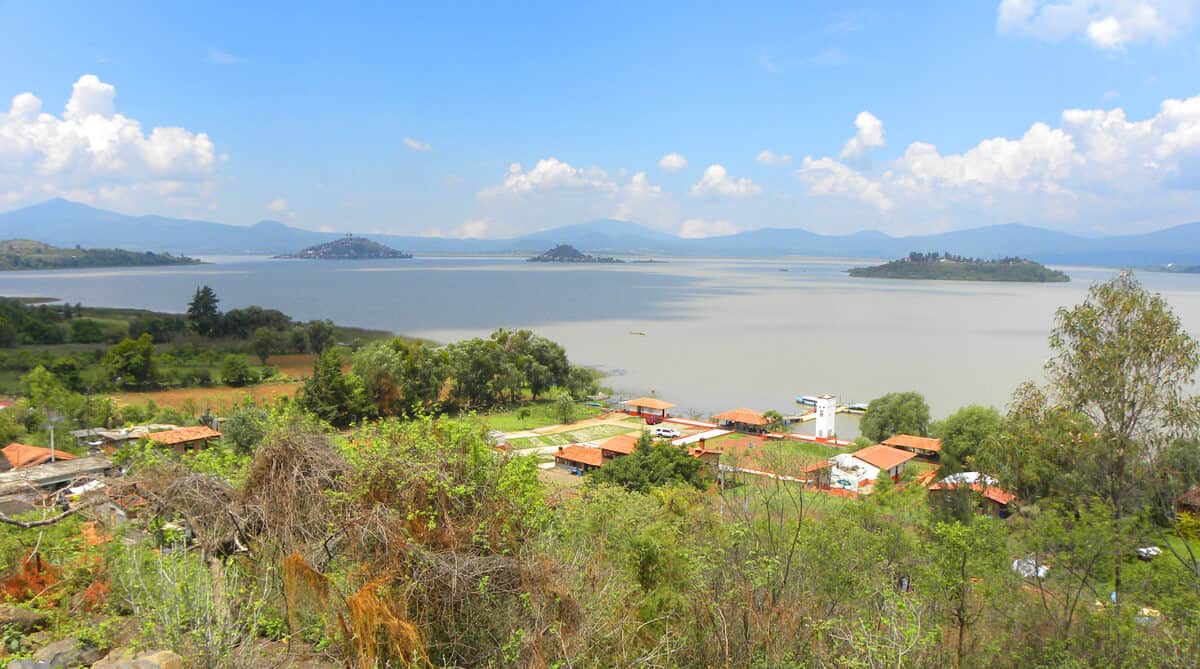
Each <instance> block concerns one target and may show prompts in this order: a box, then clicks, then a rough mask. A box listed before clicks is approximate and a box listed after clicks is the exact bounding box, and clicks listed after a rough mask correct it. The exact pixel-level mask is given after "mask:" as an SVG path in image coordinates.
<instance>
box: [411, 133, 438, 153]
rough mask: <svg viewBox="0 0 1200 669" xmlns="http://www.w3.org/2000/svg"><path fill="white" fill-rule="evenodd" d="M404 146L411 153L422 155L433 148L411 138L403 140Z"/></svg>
mask: <svg viewBox="0 0 1200 669" xmlns="http://www.w3.org/2000/svg"><path fill="white" fill-rule="evenodd" d="M404 146H407V147H408V148H409V150H411V151H420V152H422V153H428V152H430V151H432V150H433V147H432V146H430V145H429V143H428V142H422V141H421V140H419V139H413V138H412V137H405V138H404Z"/></svg>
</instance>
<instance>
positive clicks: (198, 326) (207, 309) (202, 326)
mask: <svg viewBox="0 0 1200 669" xmlns="http://www.w3.org/2000/svg"><path fill="white" fill-rule="evenodd" d="M220 302H221V301H220V300H219V299H217V294H216V293H215V292H214V291H213V289H212V288H209V287H208V286H200V287H199V288H197V289H196V293H195V294H194V295H192V301H191V302H189V303H188V310H187V319H188V325H189V326H190V327H191V328H192V329H193V330H195V331H196V332H197V333H198V334H201V335H204V336H205V337H211V336H213V335H215V334H217V333H218V332H219V331H220V326H221V311H220V310H219V309H218V308H217V306H218V305H219V304H220Z"/></svg>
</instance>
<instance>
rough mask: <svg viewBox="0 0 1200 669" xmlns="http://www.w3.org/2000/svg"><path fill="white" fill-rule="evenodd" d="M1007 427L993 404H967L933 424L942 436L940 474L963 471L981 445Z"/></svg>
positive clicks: (935, 433) (939, 436)
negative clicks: (989, 405) (991, 405)
mask: <svg viewBox="0 0 1200 669" xmlns="http://www.w3.org/2000/svg"><path fill="white" fill-rule="evenodd" d="M1003 427H1004V417H1003V416H1001V415H1000V412H999V411H996V410H995V409H993V408H991V407H985V406H979V405H971V406H966V407H963V408H961V409H959V410H958V411H955V412H954V413H952V414H950V415H949V416H947V417H946V419H945V420H940V421H938V422H936V423H934V424H933V429H932V431H933V434H934V436H936V437H937V438H938V439H941V440H942V451H941V474H942V475H943V476H946V475H949V474H955V473H958V472H961V471H963V468H964V467H966V466H967V465H968V463H969V462H970V461H971V460H973V459H974V458H975V457H976V456H977V455H978V453H979V449H980V445H981V444H983V443H985V442H986V441H988V440H989V439H993V438H995V436H996V435H997V434H999V433H1000V430H1001V429H1002V428H1003Z"/></svg>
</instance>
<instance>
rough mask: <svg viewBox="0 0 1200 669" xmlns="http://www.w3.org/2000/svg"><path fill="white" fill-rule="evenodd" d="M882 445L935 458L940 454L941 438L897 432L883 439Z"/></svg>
mask: <svg viewBox="0 0 1200 669" xmlns="http://www.w3.org/2000/svg"><path fill="white" fill-rule="evenodd" d="M883 445H884V446H890V447H892V448H898V449H900V450H902V451H909V452H911V453H916V454H917V455H920V456H921V457H925V458H930V459H936V458H937V457H938V456H940V455H941V454H942V440H941V439H934V438H933V437H917V436H914V435H911V434H897V435H895V436H893V437H891V438H889V439H884V440H883Z"/></svg>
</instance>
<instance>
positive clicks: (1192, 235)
mask: <svg viewBox="0 0 1200 669" xmlns="http://www.w3.org/2000/svg"><path fill="white" fill-rule="evenodd" d="M343 234H344V233H342V232H318V231H313V230H305V229H302V228H296V227H292V226H290V225H287V224H286V223H282V222H280V221H274V220H262V221H259V222H257V223H255V224H253V225H250V226H237V225H229V224H225V223H215V222H212V221H203V220H198V219H180V218H169V217H164V216H158V215H153V214H151V215H143V216H129V215H126V214H120V213H117V212H113V211H108V210H104V209H97V208H95V207H91V206H89V205H86V204H82V203H79V202H73V201H70V200H64V199H54V200H47V201H46V202H42V203H39V204H35V205H31V206H28V207H25V208H22V209H16V210H12V211H8V212H2V213H0V238H29V239H37V240H39V241H44V242H47V243H49V244H54V245H56V246H68V247H70V246H75V245H82V246H88V247H97V248H113V247H116V248H127V249H131V250H139V251H169V252H172V253H177V254H192V255H206V254H207V255H219V254H255V255H278V254H282V253H289V252H294V251H295V250H296V249H300V248H307V247H310V246H316V245H318V244H322V243H325V242H329V241H333V240H334V239H337V238H339V237H341V236H342V235H343ZM370 236H371V237H372V238H373V239H375V240H377V241H379V242H380V243H383V244H386V245H388V246H392V247H394V248H402V249H405V250H406V251H409V252H412V253H417V254H434V255H456V254H464V255H470V254H509V255H526V254H529V253H540V252H541V251H544V250H545V249H546V248H548V247H550V246H554V245H557V244H570V245H572V246H575V247H576V248H579V249H582V250H584V251H585V252H591V253H604V254H608V255H614V254H615V255H676V256H718V257H779V256H816V257H858V258H882V259H893V258H898V257H902V256H906V255H908V254H909V253H911V252H933V251H938V252H951V253H955V254H959V255H966V256H972V257H988V258H994V257H1001V256H1021V257H1025V258H1030V259H1032V260H1036V261H1038V262H1042V263H1055V264H1082V265H1087V264H1092V265H1116V266H1138V267H1151V266H1160V265H1167V264H1172V263H1174V264H1185V265H1195V264H1200V222H1193V223H1184V224H1182V225H1177V226H1174V227H1170V228H1165V229H1162V230H1157V231H1154V232H1149V233H1140V234H1134V235H1117V236H1110V237H1082V236H1078V235H1074V234H1070V233H1065V232H1059V231H1055V230H1048V229H1046V228H1039V227H1036V226H1031V225H1026V224H1023V223H1015V222H1014V223H1001V224H995V225H988V226H981V227H977V228H967V229H963V230H953V231H949V232H942V233H935V234H926V235H913V236H906V237H894V236H891V235H888V234H887V233H884V232H881V231H879V230H861V231H857V232H853V233H848V234H844V235H824V234H819V233H815V232H812V231H809V230H806V229H804V228H778V227H767V228H757V229H754V230H747V231H744V232H740V233H737V234H733V235H726V236H721V237H706V238H700V239H687V238H682V237H676V236H674V235H671V234H668V233H666V232H662V231H660V230H655V229H652V228H649V227H646V226H644V225H640V224H638V223H634V222H630V221H617V220H612V219H599V220H593V221H585V222H582V223H575V224H570V225H564V226H561V227H557V228H551V229H548V230H541V231H537V232H531V233H526V234H523V235H519V236H516V237H510V238H502V239H455V238H448V237H421V236H415V235H388V234H372V235H370Z"/></svg>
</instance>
